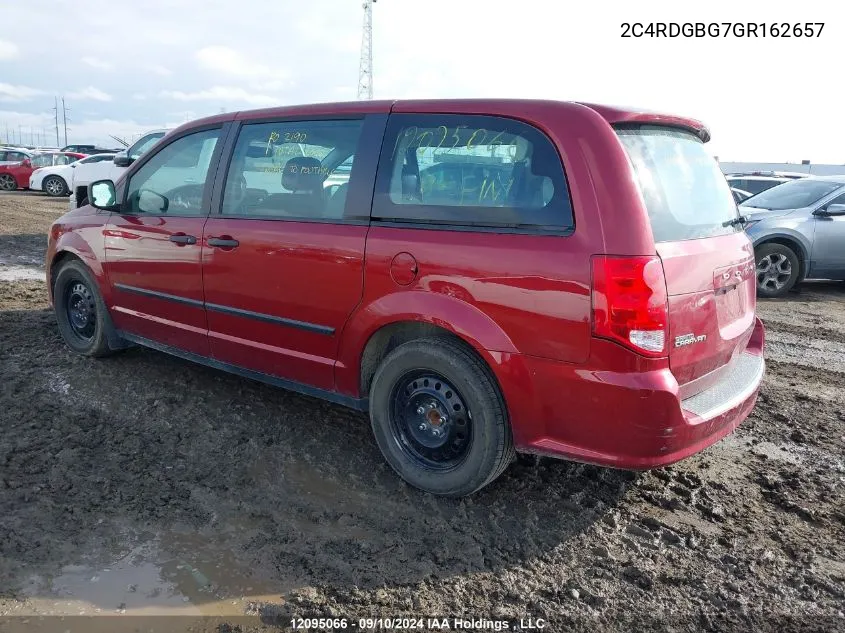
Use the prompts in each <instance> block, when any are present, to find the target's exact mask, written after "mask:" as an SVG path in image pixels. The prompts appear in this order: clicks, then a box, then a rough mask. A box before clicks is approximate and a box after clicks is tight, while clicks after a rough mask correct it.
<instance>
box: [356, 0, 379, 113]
mask: <svg viewBox="0 0 845 633" xmlns="http://www.w3.org/2000/svg"><path fill="white" fill-rule="evenodd" d="M375 2H376V0H364V4H363V5H362V6H363V7H364V32H363V34H362V36H361V63H360V65H359V66H358V99H359V100H364V99H372V98H373V4H374V3H375Z"/></svg>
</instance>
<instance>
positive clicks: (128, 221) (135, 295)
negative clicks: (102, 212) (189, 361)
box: [103, 213, 209, 356]
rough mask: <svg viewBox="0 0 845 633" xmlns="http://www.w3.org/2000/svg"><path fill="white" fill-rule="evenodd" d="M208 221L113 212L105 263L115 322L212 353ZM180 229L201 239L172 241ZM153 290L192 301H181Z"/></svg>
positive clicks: (163, 340) (142, 333)
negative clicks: (205, 264)
mask: <svg viewBox="0 0 845 633" xmlns="http://www.w3.org/2000/svg"><path fill="white" fill-rule="evenodd" d="M205 221H206V220H205V218H204V217H172V218H170V217H167V216H144V215H137V216H132V215H119V214H117V213H114V214H112V215H111V216H110V217H109V220H108V223H107V224H106V227H105V231H104V241H103V243H104V254H105V261H104V265H103V267H104V269H105V271H106V275H107V276H108V279H109V284H110V286H111V289H112V293H111V302H110V303H109V307H110V308H111V312H112V321H113V322H114V324H115V327H117V328H118V329H120V330H126V331H127V332H133V333H135V334H137V335H138V336H143V337H145V338H149V339H152V340H155V341H159V342H161V343H164V344H166V345H172V346H174V347H178V348H180V349H184V350H186V351H188V352H193V353H195V354H201V355H204V356H208V355H209V344H208V334H207V331H208V325H207V323H206V317H205V308H204V307H203V305H202V303H203V285H202V269H201V258H200V254H201V252H202V244H201V239H200V238H201V236H202V228H203V225H204V224H205ZM177 234H182V235H193V236H195V237H196V238H197V243H196V244H176V243H173V242H171V241H170V236H172V235H177ZM118 284H119V285H122V286H124V288H119V287H118ZM126 287H129V288H131V289H132V290H127V288H126ZM139 291H147V293H148V294H139ZM149 293H163V294H165V295H170V296H175V297H180V298H182V299H185V300H187V301H186V302H181V303H176V302H174V301H172V300H168V299H165V298H160V297H156V296H152V295H151V294H149ZM188 302H194V303H188Z"/></svg>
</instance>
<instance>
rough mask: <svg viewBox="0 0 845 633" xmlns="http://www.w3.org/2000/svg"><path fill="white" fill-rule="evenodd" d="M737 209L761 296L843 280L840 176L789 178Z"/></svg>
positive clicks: (844, 202) (844, 196)
mask: <svg viewBox="0 0 845 633" xmlns="http://www.w3.org/2000/svg"><path fill="white" fill-rule="evenodd" d="M739 209H740V213H742V214H743V215H744V216H746V218H747V220H748V222H747V224H746V232H747V233H748V237H750V238H751V241H752V242H753V243H754V253H755V259H756V260H757V293H758V294H759V295H760V296H761V297H781V296H783V295H784V294H786V293H787V292H789V290H791V289H792V287H793V286H794V285H795V284H796V283H798V282H799V281H802V280H804V279H845V175H840V176H823V177H809V178H801V179H800V180H791V181H789V182H785V183H783V184H781V185H778V186H776V187H772V188H771V189H767V190H766V191H763V192H761V193H758V194H757V195H756V196H753V197H752V198H749V199H748V200H746V201H745V202H743V203H742V204H740V205H739Z"/></svg>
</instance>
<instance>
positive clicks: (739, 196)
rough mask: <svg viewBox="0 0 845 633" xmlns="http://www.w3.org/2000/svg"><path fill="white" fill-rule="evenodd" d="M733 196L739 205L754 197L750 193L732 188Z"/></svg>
mask: <svg viewBox="0 0 845 633" xmlns="http://www.w3.org/2000/svg"><path fill="white" fill-rule="evenodd" d="M731 194H732V195H733V197H734V202H736V203H737V204H739V203H740V202H743V201H745V200H748V199H749V198H750V197H751V196H753V195H754V194H753V193H751V192H750V191H743V190H742V189H736V188H734V187H731Z"/></svg>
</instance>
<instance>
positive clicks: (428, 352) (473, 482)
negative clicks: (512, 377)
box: [370, 338, 514, 497]
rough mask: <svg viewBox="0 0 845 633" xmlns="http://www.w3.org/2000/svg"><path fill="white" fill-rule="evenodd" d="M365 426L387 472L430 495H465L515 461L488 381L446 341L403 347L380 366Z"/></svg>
mask: <svg viewBox="0 0 845 633" xmlns="http://www.w3.org/2000/svg"><path fill="white" fill-rule="evenodd" d="M370 422H371V425H372V428H373V433H374V434H375V438H376V443H377V444H378V446H379V448H380V449H381V452H382V454H383V455H384V458H385V460H386V461H387V463H388V464H389V465H390V466H391V468H393V470H395V471H396V473H397V474H398V475H399V476H400V477H401V478H402V479H404V480H405V481H406V482H407V483H409V484H410V485H412V486H414V487H416V488H419V489H420V490H424V491H426V492H430V493H432V494H435V495H442V496H447V497H462V496H465V495H469V494H471V493H473V492H475V491H477V490H479V489H480V488H483V487H484V486H486V485H487V484H489V483H490V482H491V481H493V480H494V479H496V477H498V476H499V475H500V474H501V473H502V472H503V471H504V470H505V468H506V467H507V466H508V464H510V462H511V461H512V460H513V457H514V449H513V440H512V437H511V430H510V424H509V423H508V415H507V408H506V407H505V403H504V400H503V398H502V395H501V393H500V391H499V388H498V386H497V384H496V381H495V379H494V378H493V375H492V374H491V372H490V370H489V369H488V367H487V366H486V365H485V364H484V363H483V362H482V361H481V360H480V359H479V358H478V357H476V356H475V355H474V354H473V353H472V352H471V351H469V350H467V349H465V348H464V347H463V346H462V345H460V344H458V343H456V342H453V341H451V340H449V339H445V338H426V339H417V340H414V341H410V342H408V343H404V344H402V345H400V346H399V347H397V348H396V349H394V350H393V351H391V352H390V353H389V354H388V355H387V356H386V357H385V358H384V359H383V360H382V362H381V364H380V365H379V367H378V369H377V370H376V373H375V376H374V377H373V381H372V385H371V387H370ZM424 427H425V428H424ZM435 434H436V436H435Z"/></svg>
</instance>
